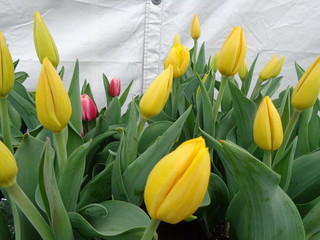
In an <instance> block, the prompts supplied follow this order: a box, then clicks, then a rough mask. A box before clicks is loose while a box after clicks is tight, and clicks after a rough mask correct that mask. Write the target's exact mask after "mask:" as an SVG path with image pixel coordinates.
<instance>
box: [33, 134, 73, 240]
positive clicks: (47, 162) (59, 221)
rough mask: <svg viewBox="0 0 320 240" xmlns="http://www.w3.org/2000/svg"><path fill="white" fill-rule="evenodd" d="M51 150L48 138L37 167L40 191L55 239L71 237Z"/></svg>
mask: <svg viewBox="0 0 320 240" xmlns="http://www.w3.org/2000/svg"><path fill="white" fill-rule="evenodd" d="M53 156H54V154H53V151H52V150H51V149H50V140H49V138H47V141H46V143H45V146H44V151H43V153H42V155H41V165H40V169H39V186H40V192H41V195H42V198H43V201H44V203H45V205H47V208H48V210H49V212H47V213H48V214H49V216H50V220H51V228H52V231H53V233H54V236H55V239H56V240H65V239H73V232H72V227H71V224H70V220H69V218H68V214H67V212H66V209H65V207H64V205H63V202H62V199H61V196H60V193H59V189H58V184H57V181H56V176H55V172H54V167H53Z"/></svg>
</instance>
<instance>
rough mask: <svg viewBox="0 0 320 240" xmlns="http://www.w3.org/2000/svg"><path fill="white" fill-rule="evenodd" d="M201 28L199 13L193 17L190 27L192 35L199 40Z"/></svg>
mask: <svg viewBox="0 0 320 240" xmlns="http://www.w3.org/2000/svg"><path fill="white" fill-rule="evenodd" d="M200 34H201V28H200V23H199V19H198V14H195V15H194V16H193V19H192V23H191V28H190V35H191V37H192V38H193V40H197V39H198V38H199V37H200Z"/></svg>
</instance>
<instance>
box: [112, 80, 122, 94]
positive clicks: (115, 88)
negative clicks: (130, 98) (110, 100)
mask: <svg viewBox="0 0 320 240" xmlns="http://www.w3.org/2000/svg"><path fill="white" fill-rule="evenodd" d="M120 90H121V82H120V78H113V79H112V80H111V82H110V87H109V94H110V96H111V97H117V96H119V95H120Z"/></svg>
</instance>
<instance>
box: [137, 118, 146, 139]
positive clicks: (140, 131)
mask: <svg viewBox="0 0 320 240" xmlns="http://www.w3.org/2000/svg"><path fill="white" fill-rule="evenodd" d="M146 122H147V119H144V118H140V122H139V125H138V132H137V136H138V139H139V138H140V135H141V133H142V130H143V127H144V125H145V124H146Z"/></svg>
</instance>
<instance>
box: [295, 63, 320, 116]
mask: <svg viewBox="0 0 320 240" xmlns="http://www.w3.org/2000/svg"><path fill="white" fill-rule="evenodd" d="M319 92H320V57H318V58H317V59H316V60H315V61H314V62H313V63H312V64H311V65H310V66H309V68H308V69H307V70H306V71H305V72H304V74H303V75H302V77H301V78H300V80H299V82H298V84H297V86H296V87H295V89H294V90H293V93H292V97H291V103H292V105H293V107H294V109H295V110H296V111H298V112H301V111H303V110H305V109H308V108H310V107H312V106H313V105H314V103H315V102H316V100H317V98H318V95H319Z"/></svg>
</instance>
